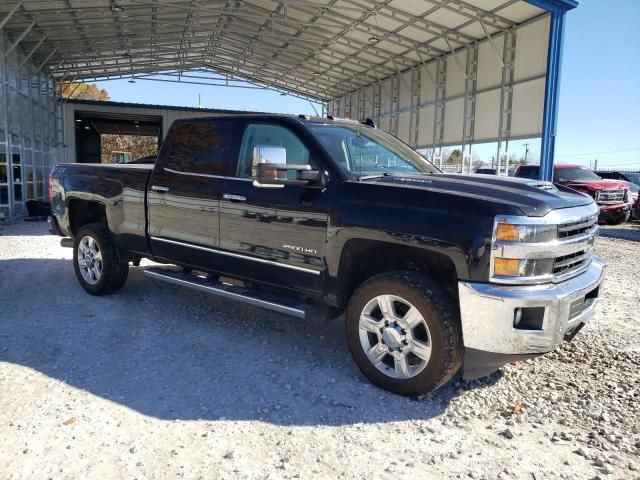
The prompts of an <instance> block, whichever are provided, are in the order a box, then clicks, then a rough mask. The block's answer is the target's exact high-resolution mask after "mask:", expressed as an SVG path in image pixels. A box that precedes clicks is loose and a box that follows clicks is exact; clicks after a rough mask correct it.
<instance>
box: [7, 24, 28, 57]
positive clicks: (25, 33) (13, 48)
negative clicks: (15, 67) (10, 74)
mask: <svg viewBox="0 0 640 480" xmlns="http://www.w3.org/2000/svg"><path fill="white" fill-rule="evenodd" d="M35 25H36V22H35V21H33V22H31V24H29V26H28V27H27V28H26V29H25V30H24V32H22V33H21V34H20V36H19V37H18V39H17V40H16V41H15V42H13V44H12V45H11V46H10V47H9V48H8V49H7V51H6V52H4V56H5V57H7V56H8V55H9V54H10V53H11V52H13V51H14V50H15V48H16V47H17V46H18V45H19V44H20V42H21V41H22V40H24V37H26V36H27V35H29V32H30V31H31V29H32V28H33V27H35Z"/></svg>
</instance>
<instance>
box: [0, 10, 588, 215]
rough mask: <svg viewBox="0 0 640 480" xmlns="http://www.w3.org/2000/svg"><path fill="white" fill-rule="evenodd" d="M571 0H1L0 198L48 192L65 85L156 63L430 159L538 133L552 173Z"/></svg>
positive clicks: (184, 77)
mask: <svg viewBox="0 0 640 480" xmlns="http://www.w3.org/2000/svg"><path fill="white" fill-rule="evenodd" d="M576 6H577V1H576V0H526V1H525V0H375V1H374V0H221V1H217V0H212V1H204V0H48V1H44V0H23V1H21V2H2V4H1V5H0V31H1V35H0V55H1V56H2V61H1V62H0V75H1V77H2V78H1V79H2V81H1V82H0V83H1V85H2V91H1V92H0V95H1V100H2V105H1V106H0V116H1V121H0V130H2V136H1V137H0V148H2V149H3V150H4V153H3V154H2V153H0V155H2V156H0V210H2V209H4V210H6V211H8V213H9V215H13V214H15V213H20V210H21V206H22V207H23V206H24V201H25V199H28V197H29V192H30V196H31V197H32V198H42V197H43V195H44V192H43V189H42V184H43V182H44V178H46V175H45V173H46V169H47V168H48V167H49V165H50V164H51V163H52V162H54V161H55V160H56V159H57V158H60V155H59V149H60V147H61V144H62V140H61V139H62V138H63V137H62V132H61V129H62V125H63V122H62V119H61V115H60V111H61V109H60V108H59V104H56V101H55V98H54V95H55V90H54V84H55V82H61V81H80V80H84V81H96V80H106V79H112V78H123V77H131V78H135V79H141V80H142V79H148V78H149V77H150V76H151V75H153V74H157V73H158V72H162V73H163V75H164V78H168V79H170V80H174V81H181V82H185V83H189V82H194V83H206V84H212V85H228V86H237V87H247V88H271V89H275V90H278V91H281V92H286V93H287V94H290V95H295V96H299V97H302V98H308V99H310V100H314V101H317V102H320V103H322V105H323V106H324V108H323V110H324V109H326V112H328V113H332V114H335V115H337V116H351V117H352V118H358V119H361V120H364V118H365V117H371V118H373V120H374V121H376V122H377V123H378V124H379V125H380V127H381V128H384V129H385V130H388V131H390V132H392V133H394V134H396V135H397V136H399V137H400V138H402V139H404V140H405V141H407V142H408V143H410V144H411V145H413V146H414V147H416V148H423V149H427V150H428V151H429V152H430V153H431V155H432V158H434V159H437V155H438V151H439V149H441V148H442V147H443V146H447V145H459V146H462V147H463V149H464V147H465V146H466V145H470V144H472V143H474V142H488V141H495V142H498V150H499V151H500V149H501V148H502V147H501V146H502V145H503V144H505V145H506V144H507V142H508V141H509V140H512V139H516V138H529V137H541V138H542V151H541V164H542V169H541V171H542V176H543V178H545V179H549V178H550V177H551V172H552V164H553V150H554V139H555V123H556V113H557V96H558V95H557V93H558V81H559V70H560V57H561V53H562V33H563V25H564V16H565V12H566V11H567V10H569V9H571V8H574V7H576ZM323 113H325V112H323ZM503 142H504V143H503ZM499 156H500V153H499V155H498V157H499ZM3 171H4V172H5V173H4V175H3V174H2V172H3ZM25 172H27V174H25ZM28 172H31V175H30V176H29V175H28ZM18 184H19V185H20V195H19V196H18V194H17V192H16V188H17V185H18ZM3 188H4V192H5V193H4V194H3V193H2V192H3V191H2V189H3ZM25 195H26V196H25Z"/></svg>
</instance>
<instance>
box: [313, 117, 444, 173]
mask: <svg viewBox="0 0 640 480" xmlns="http://www.w3.org/2000/svg"><path fill="white" fill-rule="evenodd" d="M309 129H310V130H311V132H312V133H313V134H314V135H315V137H316V138H317V139H318V140H319V141H320V143H322V145H323V146H324V147H325V148H326V149H327V150H328V151H329V153H330V154H331V156H332V157H333V158H334V159H335V161H336V162H337V163H338V164H339V165H340V167H342V168H343V169H344V170H345V171H347V172H349V173H351V174H352V175H354V176H356V177H358V178H361V177H365V176H369V175H376V176H377V175H385V174H393V173H400V174H422V173H438V172H439V170H438V169H437V168H436V167H435V166H434V165H433V164H431V163H429V161H428V160H427V159H426V158H424V157H423V156H422V155H420V154H419V153H418V152H416V151H415V150H413V149H411V148H410V147H409V146H407V145H405V144H404V143H402V142H401V141H400V140H398V139H397V138H395V137H394V136H392V135H390V134H388V133H386V132H384V131H382V130H379V129H377V128H371V127H369V126H366V125H359V124H354V125H345V124H340V125H331V124H320V123H318V124H311V125H309Z"/></svg>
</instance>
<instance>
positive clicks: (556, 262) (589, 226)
mask: <svg viewBox="0 0 640 480" xmlns="http://www.w3.org/2000/svg"><path fill="white" fill-rule="evenodd" d="M597 231H598V214H597V213H596V214H593V215H590V216H588V217H585V218H581V219H580V220H576V221H573V222H568V223H562V224H560V225H558V239H559V240H560V241H561V242H563V243H564V242H572V241H573V242H580V240H581V239H584V241H585V243H582V244H581V246H582V248H579V249H576V251H575V252H571V253H568V254H565V255H561V256H558V257H555V258H554V259H553V271H552V272H553V277H554V279H555V280H562V279H565V278H567V277H569V276H571V275H572V274H575V273H576V272H579V271H580V270H582V269H584V268H586V267H587V266H588V265H589V263H590V262H591V257H592V256H593V239H594V237H595V235H596V233H597Z"/></svg>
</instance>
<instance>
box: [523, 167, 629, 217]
mask: <svg viewBox="0 0 640 480" xmlns="http://www.w3.org/2000/svg"><path fill="white" fill-rule="evenodd" d="M515 176H516V177H521V178H531V179H537V178H539V176H540V167H539V166H537V165H524V166H520V167H518V169H517V170H516V173H515ZM553 183H555V184H556V185H562V186H565V187H569V188H572V189H573V190H577V191H579V192H583V193H586V194H588V195H589V196H591V197H592V198H593V199H594V200H595V201H596V203H597V204H598V207H599V208H600V215H599V218H598V221H599V222H600V223H609V224H613V225H619V224H621V223H624V222H626V221H627V220H629V217H630V216H631V201H632V200H631V192H630V191H629V184H628V183H627V182H624V181H619V180H603V179H602V178H600V177H599V176H598V175H596V174H595V173H594V172H592V171H591V170H589V169H588V168H586V167H583V166H582V165H556V166H555V167H554V169H553Z"/></svg>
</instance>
